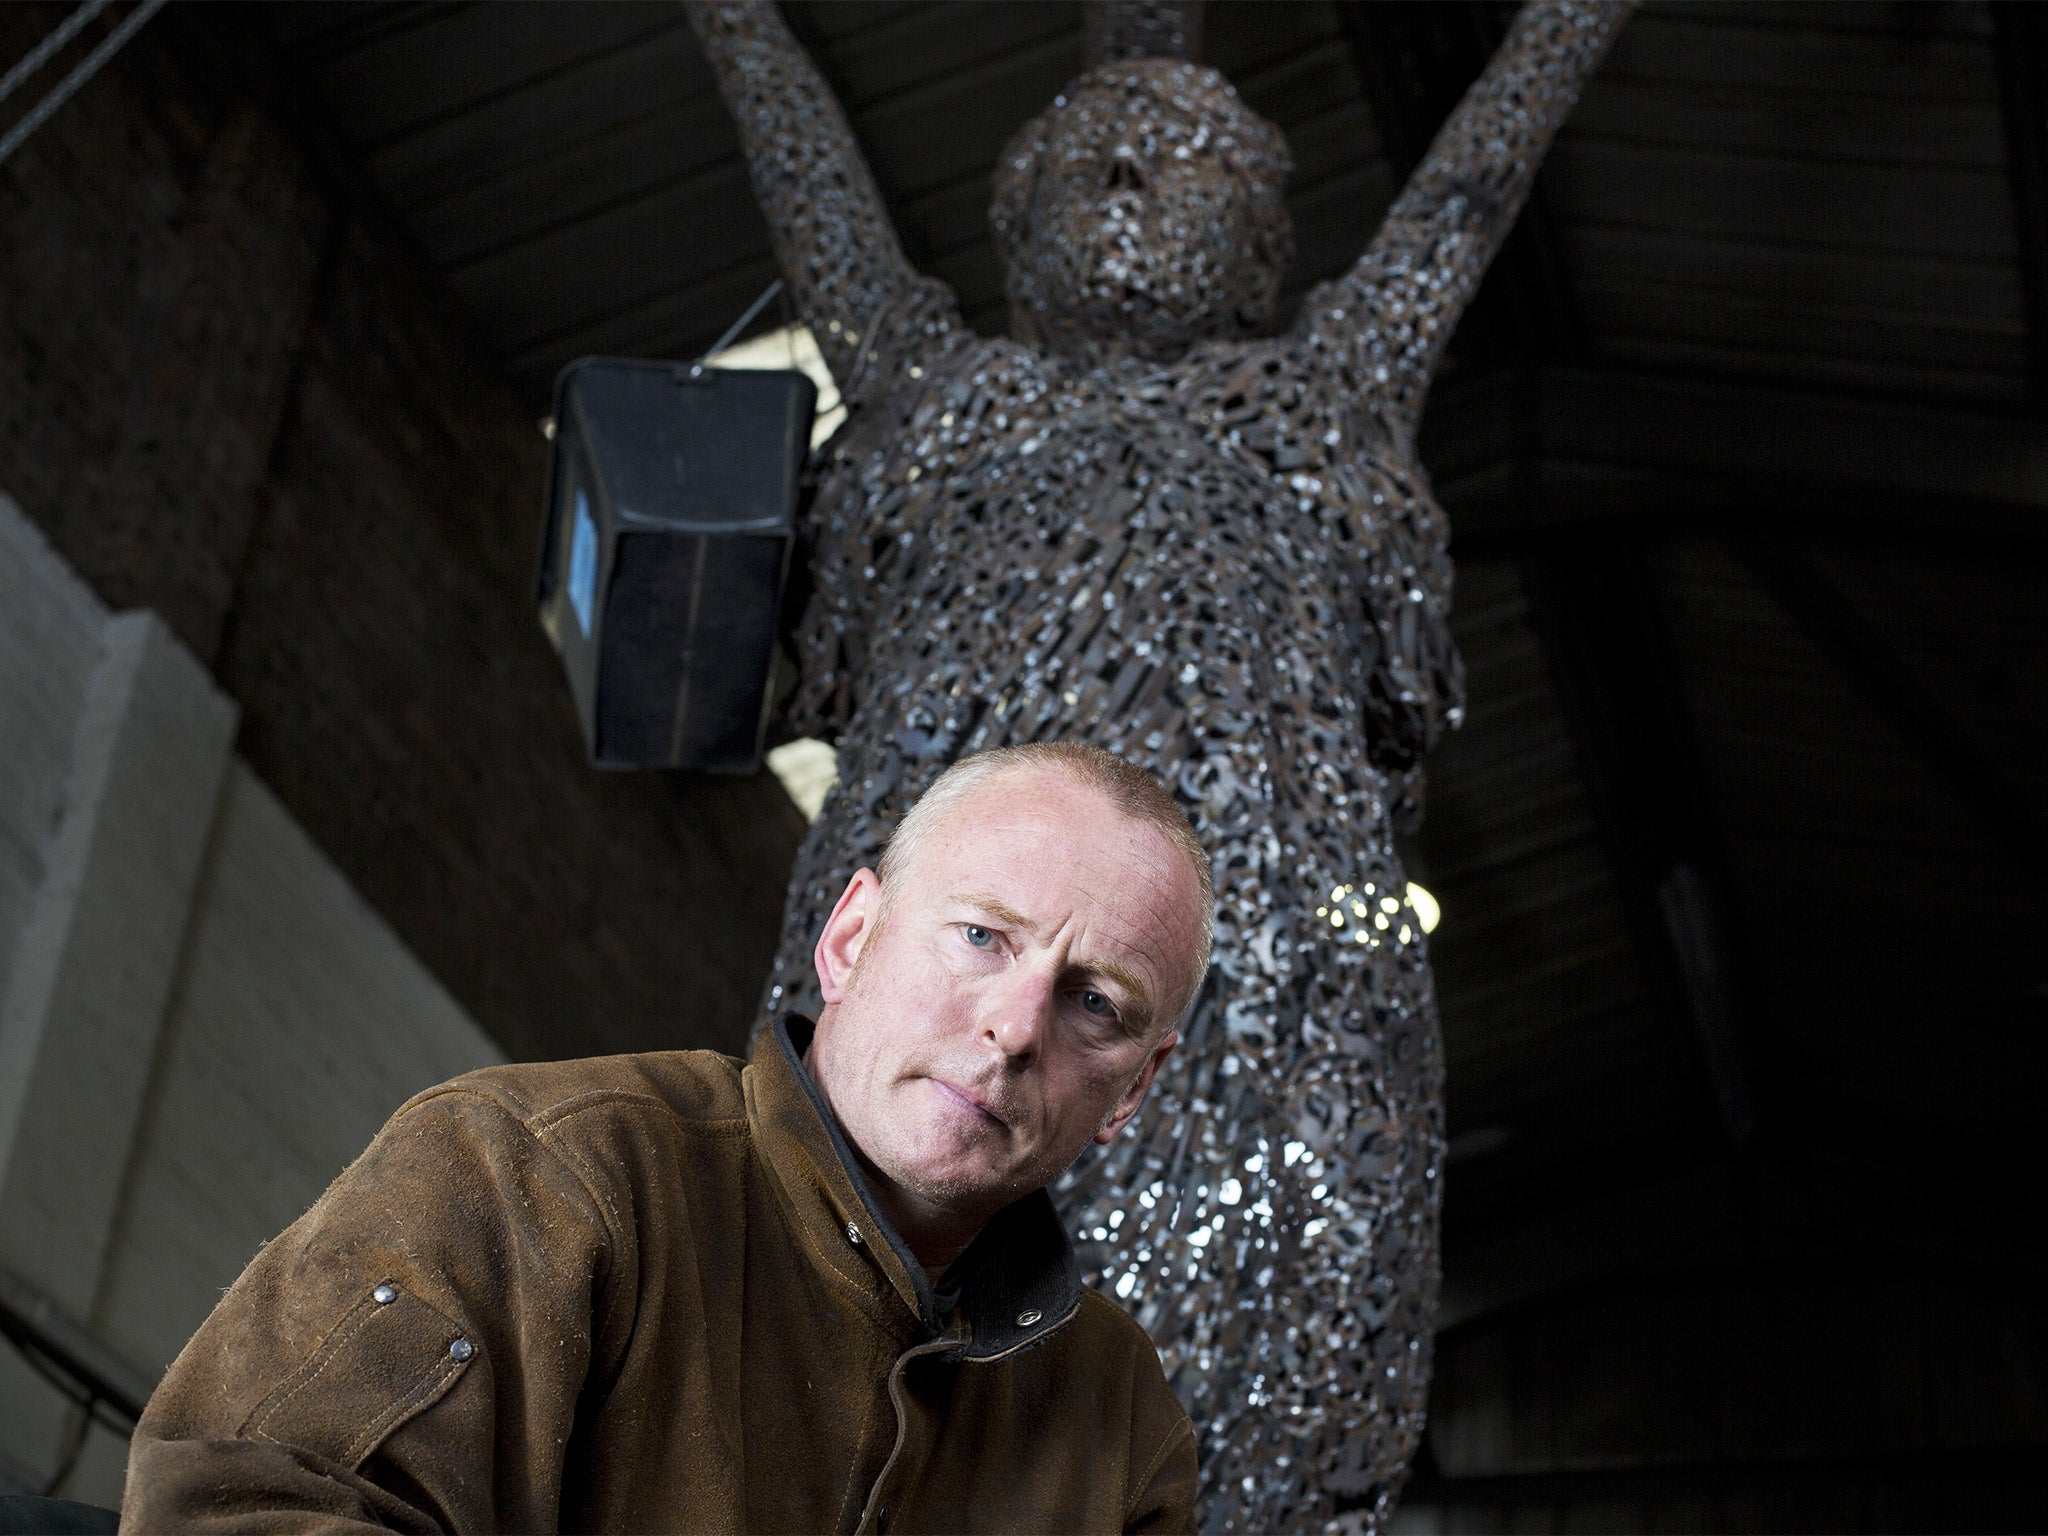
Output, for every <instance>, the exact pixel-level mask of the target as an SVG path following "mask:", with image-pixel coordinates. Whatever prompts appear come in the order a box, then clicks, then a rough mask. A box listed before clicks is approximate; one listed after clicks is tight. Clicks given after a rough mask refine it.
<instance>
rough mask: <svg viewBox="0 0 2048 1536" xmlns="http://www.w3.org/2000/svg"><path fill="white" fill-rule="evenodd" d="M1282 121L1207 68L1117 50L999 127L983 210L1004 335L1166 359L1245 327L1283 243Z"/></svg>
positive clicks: (1265, 308) (1264, 297)
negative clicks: (1000, 140)
mask: <svg viewBox="0 0 2048 1536" xmlns="http://www.w3.org/2000/svg"><path fill="white" fill-rule="evenodd" d="M1291 168H1292V161H1291V159H1290V157H1289V155H1288V152H1287V141H1286V140H1285V139H1284V138H1283V137H1282V136H1281V133H1280V130H1279V129H1277V128H1275V127H1274V126H1273V125H1272V124H1271V123H1269V122H1267V121H1266V120H1265V119H1264V118H1262V117H1260V116H1259V115H1258V114H1257V113H1256V112H1253V111H1252V110H1251V109H1250V108H1249V107H1247V106H1245V104H1244V103H1243V102H1242V101H1240V100H1239V99H1238V95H1237V92H1236V91H1235V90H1234V89H1232V87H1231V85H1230V82H1229V81H1227V80H1225V79H1224V78H1223V77H1222V76H1221V75H1220V74H1218V73H1217V72H1216V71H1215V70H1213V69H1205V68H1203V67H1201V66H1200V65H1197V64H1189V63H1185V62H1182V61H1180V60H1177V59H1126V60H1123V61H1121V62H1118V63H1112V64H1105V65H1102V66H1101V67H1099V68H1096V69H1092V70H1090V71H1089V72H1088V73H1086V74H1084V75H1082V76H1081V77H1080V78H1079V79H1078V80H1076V81H1075V82H1074V83H1073V84H1072V85H1071V86H1069V87H1068V88H1067V91H1066V93H1065V94H1064V95H1062V96H1061V97H1059V98H1058V99H1057V100H1055V101H1054V102H1053V104H1052V105H1051V106H1050V107H1048V108H1047V109H1046V110H1045V111H1044V112H1041V113H1040V114H1039V115H1038V116H1037V117H1036V118H1034V119H1033V120H1032V121H1031V122H1029V123H1027V124H1026V125H1025V126H1024V127H1023V128H1022V129H1021V130H1019V132H1018V133H1017V135H1016V137H1015V138H1013V139H1011V141H1010V143H1009V145H1008V147H1007V148H1006V149H1005V150H1004V151H1003V157H1002V159H1001V161H999V162H998V164H997V167H996V176H995V198H994V202H993V205H992V206H991V208H990V210H989V217H990V221H991V222H992V223H993V224H994V226H995V236H996V249H997V251H998V252H999V253H1000V254H1001V256H1002V259H1003V266H1004V273H1005V278H1006V282H1007V286H1008V289H1009V295H1010V315H1011V328H1012V330H1013V332H1014V333H1015V335H1016V336H1017V338H1018V339H1019V340H1021V341H1027V342H1030V343H1033V344H1035V345H1040V346H1045V347H1049V348H1051V349H1052V350H1054V351H1061V352H1086V351H1089V350H1091V349H1093V348H1096V347H1108V348H1112V349H1120V350H1121V349H1128V350H1131V351H1135V352H1137V353H1139V354H1140V355H1141V356H1145V357H1151V358H1157V359H1160V360H1170V359H1172V358H1174V357H1177V356H1179V355H1180V354H1181V353H1183V352H1185V351H1186V350H1187V349H1188V347H1190V346H1191V345H1193V344H1194V343H1196V342H1199V341H1206V340H1211V339H1221V338H1227V337H1233V336H1245V335H1253V334H1256V333H1258V332H1259V331H1260V330H1261V329H1262V328H1264V327H1265V326H1266V324H1267V323H1268V322H1269V321H1270V320H1271V318H1272V313H1273V304H1274V300H1275V299H1276V297H1277V296H1278V294H1279V291H1280V281H1281V278H1282V277H1283V276H1284V275H1285V274H1286V271H1287V264H1288V261H1289V260H1290V258H1291V257H1292V256H1293V253H1294V232H1293V227H1292V225H1291V223H1290V222H1289V220H1288V217H1287V205H1286V202H1285V201H1284V200H1283V198H1282V195H1281V194H1282V191H1283V189H1284V187H1285V184H1286V181H1287V173H1288V171H1289V170H1290V169H1291Z"/></svg>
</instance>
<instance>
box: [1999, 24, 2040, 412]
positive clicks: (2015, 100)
mask: <svg viewBox="0 0 2048 1536" xmlns="http://www.w3.org/2000/svg"><path fill="white" fill-rule="evenodd" d="M1991 26H1992V50H1993V54H1994V56H1995V58H1996V60H1997V65H1998V99H1999V106H2000V107H2001V109H2002V110H2003V114H2004V118H2005V142H2006V174H2007V178H2008V179H2009V181H2010V182H2011V185H2012V206H2013V226H2014V229H2013V233H2014V235H2015V236H2016V237H2017V239H2018V242H2019V254H2020V292H2021V297H2022V299H2023V301H2024V303H2025V305H2026V316H2027V374H2028V378H2029V382H2030V383H2031V385H2032V386H2033V395H2034V404H2035V406H2036V407H2037V408H2042V407H2048V15H2044V14H2043V12H2042V11H2041V9H2040V7H2039V6H2038V5H2037V4H2035V3H2034V0H2025V3H2021V0H1997V3H1995V4H1993V5H1992V7H1991Z"/></svg>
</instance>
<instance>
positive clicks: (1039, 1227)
mask: <svg viewBox="0 0 2048 1536" xmlns="http://www.w3.org/2000/svg"><path fill="white" fill-rule="evenodd" d="M816 1030H817V1025H816V1024H815V1023H813V1022H812V1021H811V1020H810V1019H807V1018H805V1017H804V1016H803V1015H802V1014H800V1013H790V1014H785V1015H783V1016H782V1017H781V1018H780V1019H778V1020H776V1022H775V1025H774V1034H775V1040H776V1043H777V1044H778V1045H779V1046H781V1048H782V1053H783V1056H784V1058H785V1059H786V1060H787V1061H788V1063H789V1066H790V1070H791V1071H793V1072H794V1073H795V1074H796V1076H797V1080H798V1081H799V1082H801V1083H802V1084H803V1085H804V1092H805V1093H806V1094H807V1095H808V1096H809V1097H810V1101H811V1107H812V1108H813V1109H815V1110H816V1111H817V1112H818V1119H819V1120H820V1121H821V1122H822V1123H823V1125H824V1127H825V1131H826V1133H827V1135H829V1136H830V1137H831V1140H832V1150H833V1152H834V1153H835V1154H837V1156H838V1158H839V1162H840V1165H841V1166H842V1167H843V1168H845V1170H846V1176H847V1178H848V1180H849V1181H850V1182H851V1183H852V1185H853V1189H854V1193H855V1194H856V1195H858V1196H859V1197H860V1202H861V1205H862V1206H863V1207H864V1208H865V1209H866V1211H867V1214H868V1220H869V1223H870V1224H871V1225H872V1227H873V1229H874V1230H875V1232H876V1233H877V1234H879V1235H880V1237H881V1238H882V1240H883V1241H885V1242H887V1243H888V1244H889V1246H890V1248H891V1249H892V1250H894V1252H895V1254H896V1256H897V1257H898V1258H899V1259H901V1260H902V1262H903V1267H904V1269H905V1270H907V1271H908V1272H909V1275H910V1280H911V1284H913V1285H914V1286H916V1287H917V1302H918V1313H919V1316H920V1318H921V1320H922V1321H923V1322H924V1324H925V1326H926V1328H927V1329H929V1330H930V1331H931V1332H932V1333H933V1334H937V1333H938V1332H939V1331H940V1330H941V1329H942V1328H943V1327H944V1326H945V1323H946V1319H947V1318H949V1317H950V1316H952V1314H953V1312H954V1310H955V1309H956V1308H958V1309H959V1310H960V1311H961V1314H962V1317H963V1320H964V1321H965V1322H966V1324H967V1329H968V1339H967V1344H966V1348H965V1351H964V1353H965V1355H966V1358H968V1359H970V1360H971V1359H977V1358H986V1357H988V1356H992V1355H1000V1354H1007V1353H1008V1352H1009V1351H1010V1350H1012V1349H1015V1348H1017V1347H1018V1346H1020V1345H1022V1344H1025V1343H1028V1342H1030V1341H1031V1340H1032V1339H1033V1338H1034V1336H1036V1335H1039V1334H1044V1333H1048V1332H1050V1331H1051V1330H1052V1329H1053V1328H1055V1327H1057V1326H1058V1325H1059V1324H1061V1323H1063V1322H1065V1321H1066V1320H1067V1318H1068V1317H1070V1316H1071V1315H1072V1314H1073V1311H1074V1309H1075V1307H1076V1306H1078V1305H1079V1304H1080V1300H1081V1267H1080V1263H1079V1261H1078V1260H1077V1258H1076V1257H1075V1254H1074V1245H1073V1243H1072V1241H1071V1240H1070V1239H1069V1238H1068V1236H1067V1231H1066V1228H1065V1227H1064V1226H1063V1225H1062V1224H1061V1222H1060V1219H1059V1216H1058V1214H1057V1212H1055V1211H1054V1209H1053V1204H1052V1198H1051V1197H1050V1196H1049V1195H1047V1194H1046V1192H1045V1191H1044V1190H1042V1189H1040V1190H1034V1191H1033V1192H1032V1193H1031V1194H1028V1195H1026V1196H1025V1197H1024V1198H1023V1199H1021V1200H1018V1201H1015V1202H1014V1203H1012V1204H1010V1205H1008V1206H1005V1207H1004V1208H1003V1209H1002V1210H1000V1211H998V1212H997V1213H996V1214H995V1216H994V1217H992V1218H991V1219H990V1221H989V1223H988V1225H987V1226H985V1227H983V1228H982V1229H981V1231H980V1233H978V1234H977V1235H976V1237H975V1239H974V1241H973V1242H972V1243H969V1244H968V1245H967V1251H966V1252H964V1253H962V1254H961V1255H960V1257H959V1258H957V1259H955V1260H954V1261H953V1263H952V1264H951V1265H950V1266H948V1268H947V1270H946V1272H945V1273H944V1274H943V1275H941V1276H940V1277H939V1280H938V1283H937V1285H934V1284H933V1283H932V1281H931V1279H930V1277H928V1276H927V1275H926V1274H925V1271H924V1266H923V1265H922V1264H920V1263H918V1261H917V1256H916V1255H915V1254H913V1253H912V1252H911V1251H910V1245H909V1244H908V1243H906V1242H904V1240H903V1235H902V1234H901V1233H900V1232H898V1231H897V1230H896V1227H895V1224H894V1223H893V1222H891V1221H889V1220H888V1219H887V1218H886V1217H885V1216H883V1215H882V1210H881V1207H880V1206H879V1205H878V1204H877V1203H876V1201H875V1196H874V1191H873V1189H872V1188H871V1187H870V1186H869V1184H868V1181H867V1179H866V1177H865V1176H864V1175H863V1174H862V1172H861V1167H860V1162H859V1160H858V1159H857V1158H856V1157H855V1156H854V1155H853V1149H852V1147H850V1146H849V1145H848V1144H847V1141H846V1135H845V1132H844V1131H843V1130H842V1129H841V1128H840V1125H839V1120H838V1118H837V1117H836V1116H835V1115H834V1114H833V1113H832V1110H831V1106H829V1105H828V1104H827V1103H826V1102H825V1096H824V1094H823V1093H821V1092H820V1091H819V1089H818V1085H817V1084H816V1083H815V1082H813V1081H812V1080H811V1074H810V1073H809V1072H808V1071H806V1070H805V1069H804V1052H805V1051H807V1050H808V1049H809V1048H810V1044H811V1036H812V1035H813V1034H814V1033H815V1032H816ZM1027 1319H1028V1321H1027Z"/></svg>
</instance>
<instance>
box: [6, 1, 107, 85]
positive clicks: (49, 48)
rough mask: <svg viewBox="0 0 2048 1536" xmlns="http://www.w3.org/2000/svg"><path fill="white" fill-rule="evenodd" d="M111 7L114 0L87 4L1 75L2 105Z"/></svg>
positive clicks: (86, 2) (66, 18) (88, 2)
mask: <svg viewBox="0 0 2048 1536" xmlns="http://www.w3.org/2000/svg"><path fill="white" fill-rule="evenodd" d="M110 3H111V0H85V4H83V5H81V6H80V7H79V8H78V9H77V10H75V11H73V12H72V13H71V14H70V15H69V16H66V17H65V18H64V20H63V21H62V22H60V23H59V24H58V26H57V30H56V31H54V32H52V33H51V34H50V35H49V36H48V37H46V38H44V39H43V40H42V41H41V42H40V43H37V44H36V45H35V47H33V48H31V49H29V51H28V54H27V56H26V57H25V58H23V59H22V61H21V62H20V63H19V64H17V65H15V66H14V68H12V69H10V70H9V71H7V73H6V74H4V75H0V101H5V100H6V99H7V98H8V97H10V96H12V95H13V94H14V88H15V87H16V86H17V85H20V84H21V82H22V81H24V80H26V79H27V78H28V77H29V76H30V75H32V74H34V73H35V72H36V71H37V70H39V69H41V68H42V67H43V66H44V65H45V64H47V63H49V62H50V60H51V58H52V57H53V56H54V55H55V54H56V52H57V50H58V49H59V48H62V47H63V46H64V45H65V44H66V43H68V42H70V41H71V39H73V38H74V37H76V36H78V34H79V33H80V31H82V30H83V29H84V27H85V24H86V23H87V22H88V21H91V20H92V19H93V17H95V16H97V15H99V13H100V12H101V11H104V10H105V9H106V8H107V6H108V5H109V4H110Z"/></svg>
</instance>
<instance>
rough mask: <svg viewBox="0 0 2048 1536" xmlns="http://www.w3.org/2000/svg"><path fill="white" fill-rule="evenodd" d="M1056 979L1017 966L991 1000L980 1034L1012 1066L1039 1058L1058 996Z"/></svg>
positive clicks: (983, 1018)
mask: <svg viewBox="0 0 2048 1536" xmlns="http://www.w3.org/2000/svg"><path fill="white" fill-rule="evenodd" d="M1056 981H1057V978H1055V977H1052V976H1049V975H1039V974H1037V973H1035V972H1034V971H1032V970H1030V969H1028V968H1026V967H1022V966H1020V967H1018V968H1017V969H1016V970H1014V971H1012V972H1011V973H1010V974H1009V975H1008V976H1006V977H1005V978H1004V985H1003V986H1002V987H1001V989H1000V990H999V991H998V993H997V995H996V996H995V997H993V998H991V999H990V1006H989V1009H988V1011H987V1012H986V1013H985V1014H984V1015H983V1017H982V1032H983V1034H984V1035H986V1036H987V1038H988V1039H989V1040H990V1041H991V1042H992V1043H993V1044H994V1045H995V1047H996V1049H997V1050H999V1051H1001V1052H1002V1053H1003V1054H1004V1055H1005V1056H1007V1057H1009V1058H1010V1060H1011V1062H1012V1064H1014V1065H1018V1066H1021V1065H1024V1064H1025V1063H1027V1062H1029V1061H1031V1060H1032V1059H1033V1058H1035V1057H1036V1056H1037V1055H1038V1052H1039V1051H1040V1049H1042V1048H1043V1046H1044V1043H1045V1031H1046V1029H1047V1027H1048V1026H1049V1024H1050V1023H1051V1019H1052V1008H1053V1004H1054V1001H1055V999H1056V997H1057V995H1058V988H1057V986H1056Z"/></svg>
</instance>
